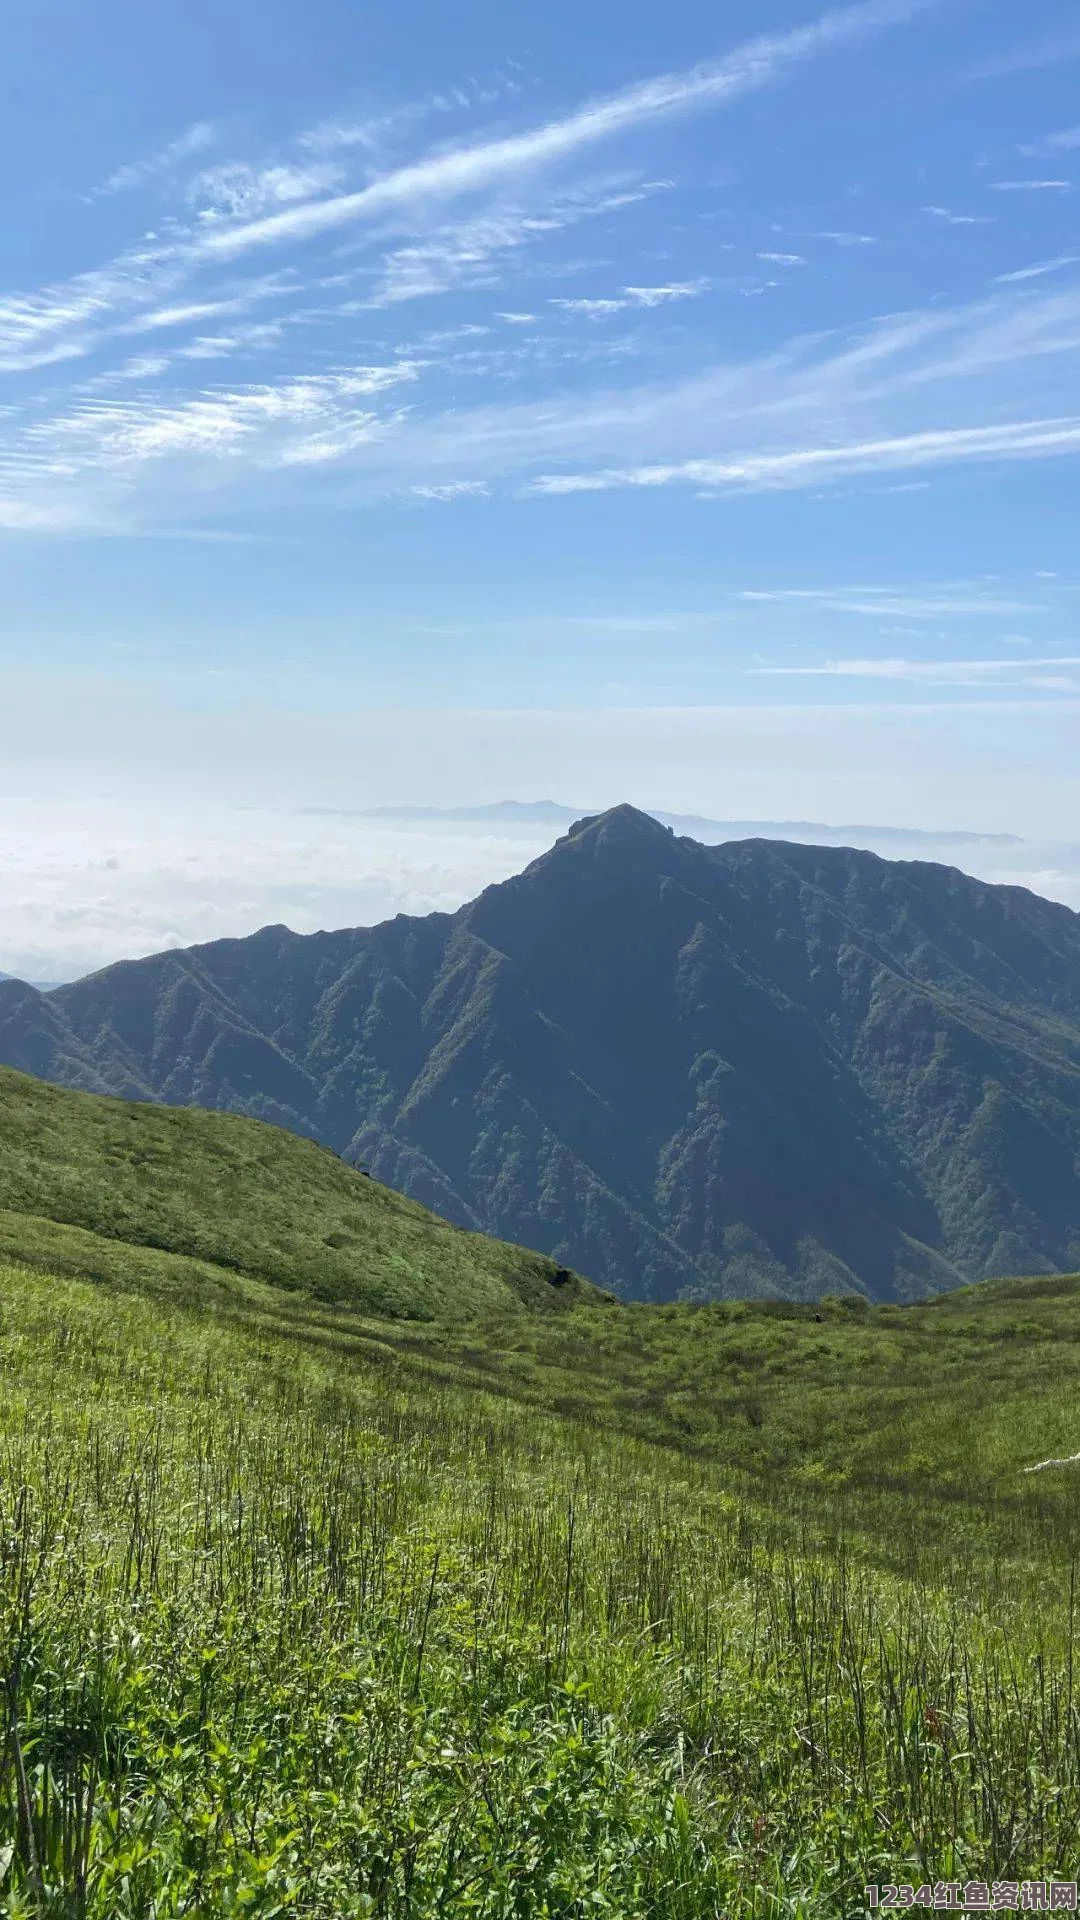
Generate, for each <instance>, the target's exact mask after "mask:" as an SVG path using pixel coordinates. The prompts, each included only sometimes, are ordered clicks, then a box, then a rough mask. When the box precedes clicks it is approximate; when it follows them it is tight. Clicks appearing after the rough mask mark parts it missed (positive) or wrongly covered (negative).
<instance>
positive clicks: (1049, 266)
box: [994, 253, 1080, 287]
mask: <svg viewBox="0 0 1080 1920" xmlns="http://www.w3.org/2000/svg"><path fill="white" fill-rule="evenodd" d="M1078 261H1080V254H1077V253H1059V254H1058V255H1057V256H1056V258H1055V259H1053V260H1038V261H1036V263H1035V265H1034V266H1031V267H1017V268H1016V269H1015V270H1014V271H1013V272H1012V273H996V274H995V275H994V285H995V286H997V287H1008V286H1014V285H1016V283H1017V282H1019V281H1022V280H1041V279H1042V278H1043V277H1044V275H1045V274H1048V273H1060V272H1061V271H1062V269H1063V268H1065V267H1075V266H1076V264H1077V262H1078Z"/></svg>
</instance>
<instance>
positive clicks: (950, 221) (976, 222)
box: [923, 207, 994, 227]
mask: <svg viewBox="0 0 1080 1920" xmlns="http://www.w3.org/2000/svg"><path fill="white" fill-rule="evenodd" d="M923 212H924V213H928V214H929V215H930V217H931V219H933V220H943V221H944V222H945V225H946V226H948V227H989V226H992V225H993V220H994V216H993V214H990V213H954V212H953V211H952V208H951V207H924V208H923Z"/></svg>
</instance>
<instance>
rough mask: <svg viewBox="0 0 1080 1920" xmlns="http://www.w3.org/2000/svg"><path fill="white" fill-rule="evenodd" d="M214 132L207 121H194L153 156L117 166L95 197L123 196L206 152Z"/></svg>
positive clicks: (212, 143)
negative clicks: (115, 194)
mask: <svg viewBox="0 0 1080 1920" xmlns="http://www.w3.org/2000/svg"><path fill="white" fill-rule="evenodd" d="M217 138H218V130H217V128H216V127H215V126H214V124H213V122H212V121H210V120H197V121H196V122H195V124H194V125H193V126H190V127H188V129H187V131H186V132H185V133H182V134H180V136H179V138H178V139H176V140H171V141H170V142H169V144H168V146H166V147H162V148H161V149H160V150H159V151H158V152H157V153H152V154H149V155H147V157H146V158H145V159H143V160H135V161H133V162H131V163H130V164H129V165H127V166H123V167H117V169H116V171H115V173H111V174H110V175H109V177H108V179H107V180H104V181H103V182H102V184H101V186H100V187H97V188H95V198H100V197H102V196H105V195H110V194H114V193H126V192H129V191H130V190H131V189H132V188H133V187H141V186H145V185H146V183H147V181H149V180H154V179H157V178H159V177H160V176H161V175H163V174H169V173H172V172H173V171H174V170H175V168H176V167H177V166H179V164H180V162H181V161H182V160H190V159H192V158H193V157H194V156H195V155H196V154H200V153H206V152H208V151H209V149H210V148H211V147H212V146H213V145H214V144H215V142H216V140H217Z"/></svg>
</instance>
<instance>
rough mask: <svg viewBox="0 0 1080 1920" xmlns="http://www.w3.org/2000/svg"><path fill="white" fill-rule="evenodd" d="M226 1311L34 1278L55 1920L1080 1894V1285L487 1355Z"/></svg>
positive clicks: (545, 1323) (826, 1906) (632, 1917)
mask: <svg viewBox="0 0 1080 1920" xmlns="http://www.w3.org/2000/svg"><path fill="white" fill-rule="evenodd" d="M55 1231H56V1232H57V1233H58V1234H60V1235H61V1236H62V1235H63V1234H64V1233H65V1232H72V1231H75V1230H73V1229H63V1228H58V1229H56V1230H55ZM135 1252H136V1256H137V1257H141V1256H139V1253H138V1250H137V1249H136V1250H135ZM159 1257H160V1258H161V1259H162V1260H165V1261H167V1260H168V1259H170V1258H173V1259H175V1256H164V1255H162V1256H159ZM196 1279H197V1276H196V1274H195V1273H194V1271H191V1272H188V1273H187V1276H186V1280H185V1281H184V1282H183V1284H181V1283H180V1282H177V1283H176V1284H175V1285H174V1286H173V1287H172V1289H171V1291H170V1289H169V1287H168V1285H167V1284H166V1282H165V1281H164V1280H163V1279H162V1270H161V1269H155V1270H153V1271H152V1272H151V1274H150V1287H151V1291H150V1292H148V1293H145V1294H144V1292H143V1291H142V1290H141V1288H142V1285H143V1281H142V1280H141V1279H140V1278H139V1276H138V1275H137V1274H132V1273H126V1274H121V1275H119V1276H116V1275H114V1276H112V1277H108V1276H106V1277H105V1278H104V1279H102V1280H100V1281H99V1282H98V1283H97V1284H91V1283H89V1282H87V1281H85V1280H78V1279H73V1278H62V1277H58V1276H56V1275H49V1274H44V1273H41V1272H37V1271H32V1270H29V1269H27V1268H25V1267H19V1266H17V1265H7V1266H0V1675H2V1677H3V1679H4V1682H5V1686H6V1698H5V1700H4V1702H3V1707H4V1712H5V1715H6V1730H5V1739H6V1745H5V1748H4V1756H5V1757H4V1763H3V1770H2V1773H0V1873H2V1875H3V1879H2V1881H0V1902H3V1903H6V1904H5V1905H4V1911H5V1912H6V1913H7V1914H9V1915H10V1916H11V1917H12V1920H22V1917H23V1916H35V1920H53V1917H54V1916H61V1915H63V1916H76V1917H77V1920H168V1917H169V1916H180V1915H181V1914H183V1915H196V1916H207V1917H208V1920H209V1917H210V1916H218V1915H229V1914H233V1915H239V1914H251V1915H263V1916H270V1915H274V1916H277V1915H296V1916H305V1917H307V1920H338V1916H354V1915H356V1916H359V1915H367V1916H378V1917H379V1920H390V1917H391V1916H393V1920H434V1917H435V1916H442V1915H446V1914H454V1915H455V1916H456V1915H459V1914H460V1915H476V1916H482V1917H483V1920H586V1917H587V1916H590V1917H591V1916H594V1915H602V1914H608V1915H611V1916H613V1920H639V1916H642V1915H644V1914H648V1915H650V1916H653V1917H655V1920H716V1916H717V1915H718V1914H723V1915H725V1916H732V1920H742V1917H743V1916H751V1915H754V1916H770V1917H774V1916H775V1917H776V1920H779V1917H780V1916H785V1915H792V1916H794V1915H799V1916H806V1920H809V1917H810V1916H814V1920H818V1916H825V1917H826V1920H840V1917H841V1916H843V1915H847V1914H850V1913H851V1912H853V1911H856V1910H859V1909H861V1906H862V1898H861V1889H862V1887H863V1885H864V1884H866V1883H868V1882H870V1881H875V1880H876V1881H883V1880H893V1881H896V1880H901V1881H902V1880H910V1881H913V1882H915V1883H919V1882H921V1881H924V1880H931V1881H932V1880H934V1879H937V1878H944V1879H959V1880H965V1879H968V1878H982V1877H984V1876H1000V1877H1008V1878H1016V1877H1020V1876H1029V1877H1035V1878H1043V1877H1045V1876H1046V1875H1047V1874H1052V1873H1054V1872H1058V1873H1060V1874H1062V1875H1067V1876H1069V1877H1071V1875H1072V1873H1073V1870H1074V1860H1075V1855H1074V1846H1075V1834H1076V1831H1077V1826H1078V1823H1080V1703H1078V1702H1077V1700H1076V1698H1075V1695H1074V1653H1075V1641H1074V1589H1075V1557H1076V1548H1077V1545H1078V1543H1080V1481H1078V1480H1077V1479H1076V1476H1075V1470H1072V1471H1070V1470H1069V1469H1063V1470H1060V1471H1057V1472H1054V1471H1048V1472H1046V1473H1043V1474H1037V1475H1025V1474H1023V1473H1022V1471H1021V1468H1022V1467H1023V1466H1025V1465H1029V1464H1033V1463H1034V1462H1033V1459H1032V1455H1031V1449H1032V1446H1033V1444H1035V1443H1036V1442H1038V1450H1037V1454H1036V1457H1039V1455H1040V1454H1041V1452H1042V1448H1043V1443H1045V1446H1046V1449H1047V1450H1049V1449H1050V1448H1051V1447H1052V1448H1053V1450H1054V1451H1058V1450H1060V1451H1062V1452H1063V1453H1064V1452H1071V1451H1074V1450H1076V1447H1077V1446H1080V1435H1078V1432H1077V1429H1078V1425H1080V1416H1078V1415H1077V1413H1076V1407H1077V1406H1078V1405H1080V1401H1078V1399H1077V1396H1076V1393H1075V1384H1074V1380H1073V1373H1072V1369H1073V1368H1074V1367H1075V1364H1076V1362H1075V1360H1074V1358H1073V1353H1074V1350H1075V1349H1076V1348H1077V1347H1078V1346H1080V1281H1072V1282H1064V1281H1053V1282H1046V1281H1041V1282H1034V1283H1026V1284H1023V1283H1014V1284H1011V1285H1006V1286H1003V1287H1000V1288H978V1289H973V1290H970V1291H969V1292H967V1293H966V1294H963V1295H956V1296H952V1297H950V1298H948V1299H945V1300H942V1301H940V1302H935V1303H933V1304H931V1305H928V1306H926V1307H923V1308H917V1309H897V1308H889V1307H886V1308H880V1309H872V1308H870V1309H868V1308H866V1307H865V1306H859V1305H858V1304H857V1303H853V1302H844V1301H835V1302H832V1303H830V1304H827V1305H823V1306H822V1307H821V1308H820V1309H818V1310H817V1312H816V1313H815V1312H812V1311H810V1310H807V1309H801V1308H798V1307H788V1306H781V1307H771V1306H767V1305H765V1306H754V1305H750V1306H744V1307H738V1308H725V1309H717V1308H712V1307H702V1308H691V1307H682V1308H636V1309H621V1308H617V1307H610V1308H606V1309H602V1308H596V1309H580V1310H578V1311H575V1312H571V1313H569V1314H566V1315H559V1316H545V1317H543V1318H542V1319H540V1318H533V1317H531V1316H526V1315H521V1314H518V1315H516V1316H506V1317H503V1318H502V1319H500V1320H497V1321H495V1322H492V1323H490V1324H486V1323H483V1322H477V1323H476V1324H475V1325H474V1326H473V1327H472V1328H471V1329H469V1330H468V1331H467V1332H466V1331H465V1330H461V1331H455V1330H454V1329H453V1328H450V1327H447V1328H436V1327H428V1328H420V1327H416V1326H413V1327H411V1328H410V1327H409V1326H407V1325H403V1324H401V1323H388V1322H383V1323H379V1322H374V1321H369V1320H364V1319H362V1318H360V1317H359V1316H357V1315H355V1314H353V1313H350V1312H349V1311H348V1310H346V1309H343V1308H341V1307H335V1306H332V1305H327V1304H324V1303H319V1302H317V1301H312V1300H310V1299H305V1298H304V1297H303V1296H301V1295H300V1294H298V1293H292V1294H286V1293H282V1292H281V1290H280V1289H276V1288H273V1287H270V1286H266V1285H263V1284H260V1283H259V1282H257V1281H254V1280H249V1279H245V1278H243V1277H242V1276H238V1275H232V1276H230V1275H228V1274H227V1273H225V1272H224V1271H220V1273H219V1278H218V1279H217V1280H216V1281H214V1283H213V1284H212V1285H211V1284H207V1285H206V1286H205V1287H204V1288H203V1290H202V1291H201V1292H200V1291H199V1289H198V1287H197V1285H196ZM1010 1327H1012V1328H1013V1329H1014V1331H1012V1332H1010ZM522 1363H524V1364H522ZM683 1373H685V1374H686V1375H687V1379H688V1397H687V1398H686V1400H684V1401H682V1402H680V1401H679V1400H678V1398H677V1396H678V1392H679V1389H678V1385H677V1382H678V1379H679V1377H680V1375H681V1374H683ZM576 1377H580V1382H581V1384H580V1389H579V1391H578V1395H577V1402H576V1405H575V1407H574V1409H573V1411H567V1412H564V1413H562V1414H558V1413H556V1412H553V1411H552V1410H551V1407H550V1405H545V1404H544V1403H545V1401H548V1402H552V1401H555V1400H558V1399H559V1398H561V1397H563V1396H564V1395H565V1394H566V1392H567V1390H568V1388H569V1387H570V1383H571V1382H572V1381H573V1380H574V1378H576ZM961 1379H962V1381H963V1388H962V1390H960V1393H959V1399H958V1403H957V1407H956V1412H957V1423H956V1425H955V1426H951V1425H950V1422H949V1418H948V1410H949V1403H950V1402H949V1397H950V1394H954V1393H956V1392H957V1390H958V1388H960V1382H961ZM710 1380H712V1383H713V1384H712V1387H711V1388H710V1386H709V1382H710ZM1055 1381H1056V1383H1057V1387H1056V1389H1055ZM481 1382H483V1383H484V1384H481ZM710 1393H711V1398H710ZM635 1396H640V1397H641V1398H642V1399H643V1400H644V1401H645V1402H646V1403H647V1404H646V1405H644V1406H642V1407H638V1408H637V1410H636V1411H635V1404H634V1403H635ZM817 1396H825V1399H824V1400H820V1399H818V1398H817ZM882 1400H884V1402H885V1405H884V1407H883V1409H882V1412H881V1417H880V1419H875V1416H874V1408H875V1406H877V1404H878V1403H879V1402H880V1401H882ZM754 1404H756V1405H757V1408H758V1412H759V1413H760V1415H761V1424H760V1425H757V1424H755V1421H754V1419H753V1418H752V1417H751V1415H750V1409H751V1407H752V1405H754ZM681 1406H689V1407H690V1408H691V1409H692V1410H693V1417H692V1418H691V1420H690V1422H689V1429H688V1430H684V1429H683V1428H682V1426H681V1424H680V1422H681V1414H680V1407H681ZM800 1408H801V1409H802V1411H801V1412H800V1411H799V1409H800ZM845 1409H846V1413H845ZM523 1415H524V1417H523ZM778 1426H783V1428H784V1431H785V1432H786V1433H787V1435H788V1438H787V1440H786V1441H785V1443H784V1444H783V1445H780V1444H779V1443H778V1441H777V1437H776V1429H777V1427H778ZM635 1427H637V1429H638V1431H639V1434H640V1435H644V1434H646V1433H653V1434H655V1435H656V1437H658V1438H662V1439H663V1441H664V1444H663V1445H656V1444H654V1442H653V1441H651V1440H648V1439H646V1438H643V1437H637V1438H635V1437H634V1433H633V1431H632V1429H633V1428H635ZM961 1428H963V1433H961ZM628 1429H629V1430H628ZM762 1434H764V1435H765V1437H766V1438H765V1443H764V1444H763V1445H762V1446H761V1447H760V1448H759V1449H758V1450H757V1451H754V1450H753V1447H756V1445H757V1442H758V1439H759V1437H760V1436H761V1435H762ZM748 1441H749V1442H751V1443H753V1445H752V1450H751V1451H749V1452H747V1451H746V1445H747V1442H748ZM1070 1443H1072V1444H1070Z"/></svg>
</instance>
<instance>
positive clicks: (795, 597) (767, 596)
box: [739, 587, 1045, 620]
mask: <svg viewBox="0 0 1080 1920" xmlns="http://www.w3.org/2000/svg"><path fill="white" fill-rule="evenodd" d="M739 598H740V600H749V601H752V602H761V603H765V604H768V605H780V606H782V605H784V604H785V603H788V602H795V603H803V604H805V603H810V604H811V605H817V606H820V607H824V608H826V609H827V610H828V611H829V612H830V613H855V614H861V615H864V616H867V617H869V618H872V619H876V618H880V617H881V616H882V615H887V616H890V617H895V618H896V619H905V620H949V619H954V618H956V617H960V618H968V617H970V618H978V619H995V620H996V619H1000V618H1001V617H1002V615H1004V614H1025V615H1026V614H1031V613H1042V612H1045V608H1044V607H1042V606H1040V605H1039V604H1038V603H1037V602H1033V601H1030V600H1007V599H1005V598H1004V597H1003V596H1001V595H1000V594H994V593H971V592H964V591H950V590H949V589H947V588H946V589H945V590H944V591H943V590H942V589H941V588H938V589H937V590H936V591H934V590H930V591H927V592H922V593H912V592H911V591H910V590H907V589H904V588H897V587H834V588H828V587H764V588H754V587H746V588H744V589H743V591H742V592H741V593H740V595H739Z"/></svg>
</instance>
